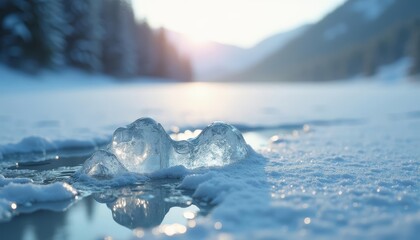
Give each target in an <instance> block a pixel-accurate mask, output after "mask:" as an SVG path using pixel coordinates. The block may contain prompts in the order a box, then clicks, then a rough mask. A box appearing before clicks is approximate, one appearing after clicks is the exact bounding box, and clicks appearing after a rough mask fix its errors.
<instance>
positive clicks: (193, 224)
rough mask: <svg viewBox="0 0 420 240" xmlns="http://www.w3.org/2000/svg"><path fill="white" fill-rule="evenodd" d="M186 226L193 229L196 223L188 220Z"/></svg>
mask: <svg viewBox="0 0 420 240" xmlns="http://www.w3.org/2000/svg"><path fill="white" fill-rule="evenodd" d="M187 225H188V227H189V228H195V226H196V225H197V223H196V222H195V221H194V220H189V221H188V223H187Z"/></svg>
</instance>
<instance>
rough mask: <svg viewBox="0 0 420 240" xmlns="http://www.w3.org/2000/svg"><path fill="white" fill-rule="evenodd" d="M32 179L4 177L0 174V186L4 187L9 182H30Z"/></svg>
mask: <svg viewBox="0 0 420 240" xmlns="http://www.w3.org/2000/svg"><path fill="white" fill-rule="evenodd" d="M30 182H32V179H30V178H5V177H4V176H3V175H1V174H0V187H4V186H6V185H7V184H9V183H30Z"/></svg>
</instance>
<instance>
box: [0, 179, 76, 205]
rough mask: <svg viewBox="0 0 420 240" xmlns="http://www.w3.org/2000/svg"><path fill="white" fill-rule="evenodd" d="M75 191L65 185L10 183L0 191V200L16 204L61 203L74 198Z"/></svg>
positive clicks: (58, 183) (57, 183)
mask: <svg viewBox="0 0 420 240" xmlns="http://www.w3.org/2000/svg"><path fill="white" fill-rule="evenodd" d="M76 195H77V191H76V189H74V188H73V187H72V186H70V185H69V184H67V183H60V182H56V183H52V184H49V185H36V184H32V183H10V184H8V185H6V186H4V187H3V188H1V189H0V198H1V199H7V200H8V201H10V202H14V203H17V204H27V203H37V202H53V201H63V200H68V199H71V198H74V197H75V196H76Z"/></svg>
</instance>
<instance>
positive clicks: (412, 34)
mask: <svg viewBox="0 0 420 240" xmlns="http://www.w3.org/2000/svg"><path fill="white" fill-rule="evenodd" d="M403 57H409V58H410V59H411V60H412V65H411V68H410V69H409V72H408V73H407V74H410V75H416V74H420V19H413V20H408V21H405V22H403V23H399V24H397V25H394V26H392V27H390V28H389V29H388V30H387V31H386V32H385V33H383V34H380V35H378V36H376V37H374V38H372V39H370V40H369V41H368V42H363V43H360V44H358V45H354V46H352V47H350V48H347V49H346V50H345V51H342V52H338V53H334V54H330V55H327V56H324V57H323V58H319V59H318V60H317V61H316V62H312V63H308V64H302V65H301V66H300V67H299V69H296V71H295V74H296V76H297V77H300V78H302V79H314V80H335V79H343V78H348V77H349V76H355V75H357V74H363V75H365V76H372V75H374V74H375V73H377V71H378V69H379V68H380V67H381V66H384V65H386V64H391V63H393V62H395V61H398V60H399V59H401V58H403Z"/></svg>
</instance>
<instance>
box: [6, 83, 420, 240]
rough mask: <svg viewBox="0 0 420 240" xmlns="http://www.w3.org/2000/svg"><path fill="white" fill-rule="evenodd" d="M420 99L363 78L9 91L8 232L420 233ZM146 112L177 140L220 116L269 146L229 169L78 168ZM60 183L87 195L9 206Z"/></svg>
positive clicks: (53, 235)
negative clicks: (83, 173) (18, 193)
mask: <svg viewBox="0 0 420 240" xmlns="http://www.w3.org/2000/svg"><path fill="white" fill-rule="evenodd" d="M419 102H420V86H418V85H415V84H399V85H383V84H380V83H360V82H359V83H357V82H353V83H335V84H331V83H328V84H318V85H309V84H300V85H285V84H284V85H282V84H222V83H220V84H216V83H215V84H209V83H192V84H152V83H149V84H141V85H139V84H137V85H136V84H126V85H113V84H104V85H102V86H100V87H98V88H95V89H92V88H89V87H87V86H84V87H68V88H64V87H42V86H34V87H33V88H32V87H31V88H24V87H19V88H18V89H17V88H16V89H13V87H9V88H5V89H3V90H1V89H0V109H1V111H0V131H1V134H0V136H1V138H0V153H1V154H0V159H1V160H0V161H1V165H0V166H1V174H2V175H3V176H4V177H5V178H3V180H2V179H1V178H0V217H1V219H2V220H3V222H2V223H0V229H1V232H2V234H3V233H6V234H7V236H10V237H11V238H12V239H62V238H67V239H80V236H79V235H78V234H80V233H81V232H87V231H89V234H91V235H89V237H90V238H91V239H92V238H93V239H98V238H104V237H106V236H111V237H114V238H116V239H121V238H122V239H131V238H133V239H136V238H153V237H155V238H165V237H170V236H172V237H173V236H176V237H178V238H181V239H183V238H185V239H202V238H210V239H217V238H223V239H231V238H234V239H250V238H252V239H278V238H284V239H295V238H309V239H317V238H319V239H325V238H334V239H355V238H363V239H396V238H398V239H416V238H417V236H418V235H419V234H420V230H419V229H420V192H419V189H420V188H419V187H420V147H419V146H420V105H419ZM146 116H147V117H152V118H154V119H155V120H156V121H158V122H160V123H161V124H162V126H163V127H164V128H165V130H166V131H167V132H168V133H169V134H170V135H171V137H172V138H173V139H177V140H179V139H186V138H190V137H194V136H196V135H197V134H198V132H199V131H196V130H202V129H203V128H204V127H205V126H207V125H208V124H210V123H211V122H213V121H217V120H221V121H224V122H227V123H230V124H232V125H234V126H236V128H238V129H239V130H240V131H241V132H242V133H243V135H244V138H245V140H246V142H247V143H248V144H250V145H251V146H252V148H253V149H254V150H255V151H256V152H257V153H256V154H251V155H250V156H248V157H247V158H246V159H243V160H241V161H238V162H235V163H232V164H230V165H227V166H223V167H200V168H196V169H185V168H184V169H183V168H179V167H178V168H177V167H175V168H169V169H167V170H166V171H163V172H162V171H160V172H157V173H152V174H150V175H147V176H144V175H139V174H132V175H129V176H125V179H121V178H118V179H114V180H109V181H106V182H99V183H98V182H86V181H85V182H83V181H79V180H78V179H75V178H74V177H73V175H74V173H75V172H76V171H77V170H79V169H80V168H81V166H82V164H83V162H84V160H85V159H87V158H88V157H89V156H90V155H91V153H92V152H93V151H94V150H95V149H97V148H101V147H104V146H105V145H106V144H108V143H109V142H110V139H111V136H112V133H113V131H114V130H115V129H116V128H117V127H121V126H125V125H126V124H128V123H130V122H132V121H134V120H136V119H137V118H140V117H146ZM16 178H19V179H16ZM13 179H15V180H13ZM22 179H23V180H22ZM29 180H31V181H32V182H33V183H28V182H27V181H29ZM13 181H14V182H16V183H10V182H13ZM54 182H59V183H61V182H67V183H69V184H70V185H71V186H72V187H73V188H74V189H76V190H77V191H78V195H77V197H75V198H70V199H68V200H65V201H42V200H43V199H46V198H45V197H43V195H42V191H41V192H40V193H39V194H40V196H38V198H37V199H38V201H34V200H33V199H30V198H27V199H21V201H23V202H22V203H18V202H13V201H9V200H11V199H12V198H11V196H12V195H11V193H10V192H11V191H12V190H13V188H14V187H13V186H15V185H17V184H22V185H25V186H27V185H29V184H33V185H47V184H52V183H54ZM10 184H12V185H10ZM10 186H12V187H10ZM47 186H50V185H47ZM64 189H66V188H65V187H64ZM63 194H64V195H63V196H67V195H66V194H65V192H64V193H63ZM63 196H55V197H63ZM70 196H71V195H70ZM50 199H51V198H50ZM13 203H16V204H15V205H13ZM37 219H45V221H46V224H40V223H39V222H38V220H37ZM54 219H55V220H54ZM42 221H44V220H42ZM48 221H49V222H54V224H53V223H51V224H48ZM23 226H25V227H23ZM17 229H24V230H22V231H19V233H17V231H18V230H17Z"/></svg>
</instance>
